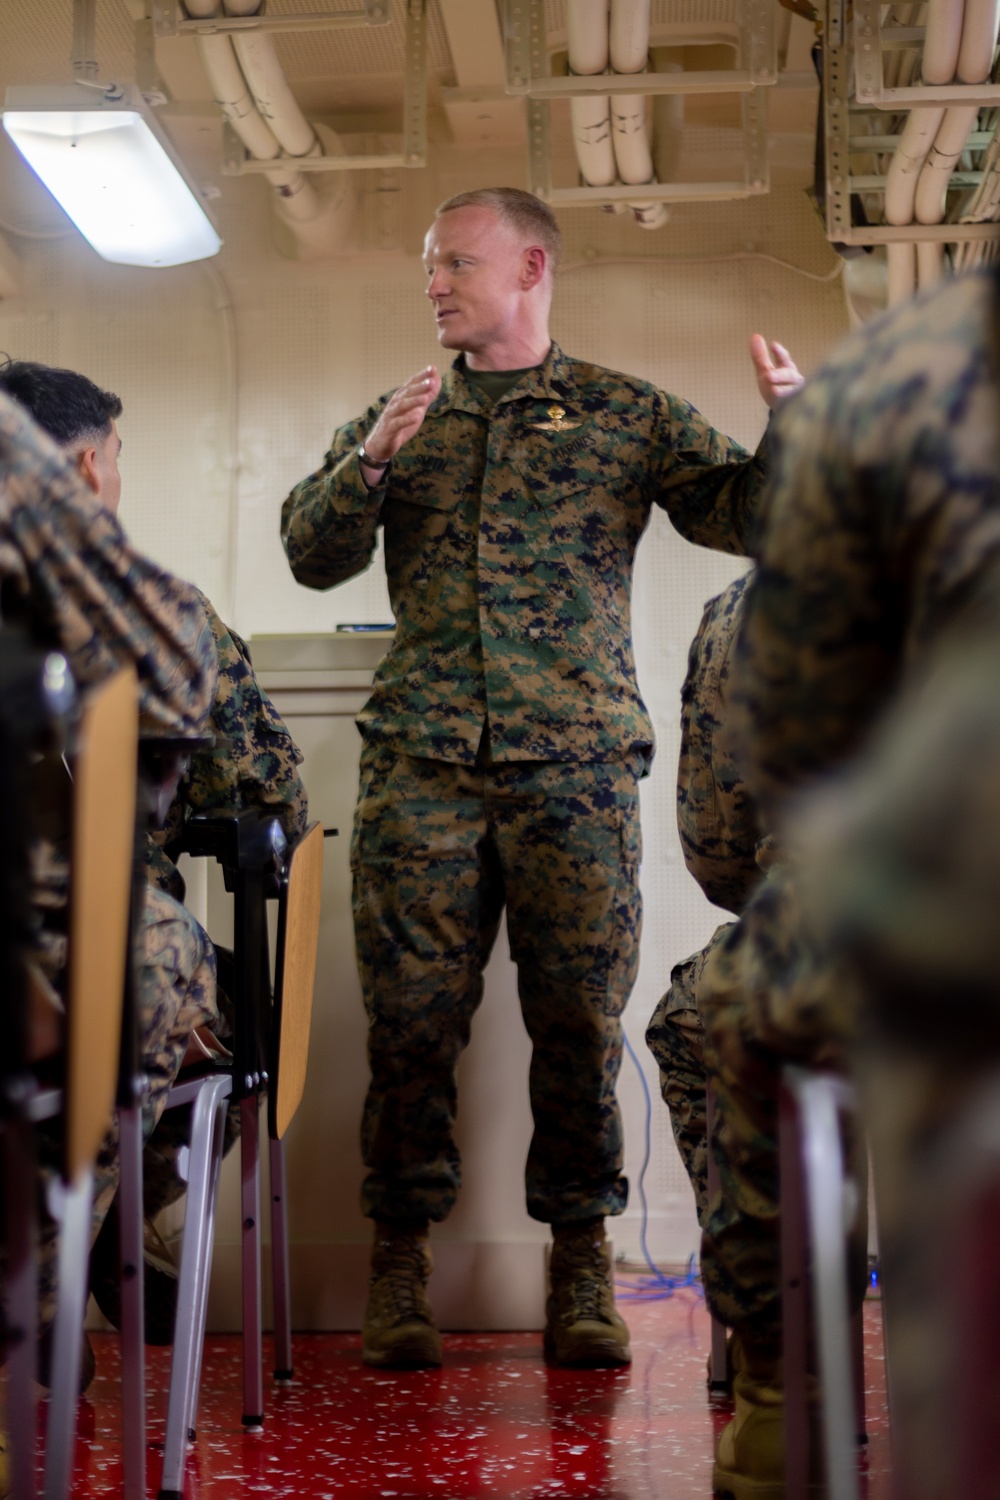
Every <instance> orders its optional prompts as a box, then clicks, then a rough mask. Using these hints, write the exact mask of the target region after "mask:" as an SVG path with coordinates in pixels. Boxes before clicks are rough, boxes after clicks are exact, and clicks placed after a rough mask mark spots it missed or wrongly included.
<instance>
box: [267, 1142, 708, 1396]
mask: <svg viewBox="0 0 1000 1500" xmlns="http://www.w3.org/2000/svg"><path fill="white" fill-rule="evenodd" d="M270 1166H271V1284H272V1290H273V1302H274V1378H275V1380H277V1381H289V1380H291V1379H292V1378H293V1376H294V1371H293V1369H292V1294H291V1285H290V1281H289V1275H288V1199H287V1196H286V1192H285V1146H284V1142H283V1141H274V1140H272V1141H271V1142H270ZM724 1342H725V1334H723V1343H724Z"/></svg>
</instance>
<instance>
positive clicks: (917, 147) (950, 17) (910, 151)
mask: <svg viewBox="0 0 1000 1500" xmlns="http://www.w3.org/2000/svg"><path fill="white" fill-rule="evenodd" d="M964 14H965V3H964V0H929V3H928V8H927V23H926V27H925V31H924V52H923V59H922V62H921V77H922V78H923V81H924V83H926V84H946V83H950V82H951V81H952V79H953V78H954V76H955V69H956V68H957V66H958V58H959V53H960V51H961V46H962V31H963V24H962V23H963V17H964ZM947 113H948V111H947V110H945V109H943V108H941V109H937V108H933V109H914V110H911V111H910V114H909V117H908V118H907V121H906V124H905V125H904V126H903V130H902V133H901V136H900V140H899V144H898V145H897V147H896V150H895V152H894V153H893V157H892V160H891V162H890V163H889V170H888V172H887V173H886V180H885V219H886V223H887V224H898V225H905V224H912V223H913V221H914V216H915V213H916V202H917V191H918V186H919V184H920V181H921V175H922V173H923V171H924V167H925V165H926V163H927V160H928V157H929V156H930V155H931V152H932V150H933V148H934V143H935V141H936V140H937V137H938V132H939V130H940V129H941V127H942V125H943V123H944V120H945V116H946V114H947ZM966 134H967V133H966ZM964 141H965V137H963V144H964ZM928 191H929V190H928ZM886 258H887V261H888V271H889V288H888V289H889V304H890V306H891V305H893V304H894V303H896V302H901V301H905V300H906V299H907V298H908V297H911V296H912V295H913V293H914V291H915V289H916V287H917V285H918V275H919V268H920V266H921V264H922V266H923V268H924V270H925V271H927V272H928V273H929V272H930V270H931V257H930V256H929V255H928V254H925V255H924V256H923V257H922V258H921V257H918V251H917V249H916V248H915V246H914V245H913V244H912V243H910V244H905V245H904V244H898V245H890V246H889V247H888V250H887V257H886Z"/></svg>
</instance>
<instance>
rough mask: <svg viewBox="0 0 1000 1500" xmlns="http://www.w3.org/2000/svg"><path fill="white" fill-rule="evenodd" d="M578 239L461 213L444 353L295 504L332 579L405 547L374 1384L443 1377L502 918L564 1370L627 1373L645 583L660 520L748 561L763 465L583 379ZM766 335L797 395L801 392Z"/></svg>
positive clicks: (378, 1074)
mask: <svg viewBox="0 0 1000 1500" xmlns="http://www.w3.org/2000/svg"><path fill="white" fill-rule="evenodd" d="M559 249H560V235H559V228H558V224H557V223H556V220H555V217H554V215H553V214H552V213H551V211H550V210H549V209H548V208H547V207H546V206H545V205H544V204H542V203H541V202H540V201H539V200H538V199H536V198H534V197H533V196H532V195H531V194H530V193H525V192H522V191H520V190H519V189H513V188H491V189H482V190H480V191H476V192H471V193H463V194H460V195H459V196H458V197H455V198H451V199H449V200H448V201H447V202H446V203H444V204H442V206H441V207H440V208H439V209H438V211H437V215H436V217H435V219H434V222H433V223H432V225H431V227H430V229H429V230H428V233H427V236H426V239H425V242H424V264H425V268H426V272H427V282H428V284H427V296H428V297H429V299H430V302H431V305H432V307H433V309H434V317H435V321H436V324H437V329H438V338H439V341H440V343H441V345H442V347H443V348H446V349H452V350H455V351H458V358H457V359H456V360H455V362H454V364H453V365H452V367H451V369H450V370H448V371H446V372H445V374H444V376H443V377H442V376H440V375H439V374H438V372H437V370H436V368H434V367H433V366H431V367H428V368H427V369H424V370H421V371H419V372H418V373H417V374H416V375H414V376H413V377H412V378H411V379H410V380H408V381H406V382H405V383H404V384H403V385H402V386H400V387H399V389H398V390H396V391H394V392H392V393H391V394H389V395H386V396H383V397H382V398H381V399H380V400H378V401H377V402H376V403H375V404H374V405H373V406H371V407H370V408H369V409H368V411H366V412H365V413H364V414H363V415H362V416H361V417H360V418H358V419H357V420H356V421H353V422H349V423H348V424H347V425H346V426H344V427H342V428H341V429H340V430H339V431H338V432H337V433H336V434H335V435H334V439H333V443H332V446H331V448H330V451H329V452H328V454H327V456H326V460H325V462H324V464H323V466H322V468H321V469H320V470H319V471H318V472H317V473H315V474H312V475H310V476H309V478H307V479H305V480H303V482H302V483H301V484H299V485H297V486H296V488H295V489H294V490H293V491H292V493H291V494H290V495H289V497H288V499H287V500H286V501H285V505H284V509H283V512H282V536H283V539H284V543H285V548H286V551H287V554H288V559H289V563H290V565H291V568H292V572H293V573H294V575H295V577H296V578H297V579H298V580H299V582H300V583H304V584H306V585H308V586H309V587H311V588H330V587H331V586H333V585H334V584H337V583H340V582H342V581H343V580H345V579H347V578H351V577H353V576H354V575H356V574H357V573H360V572H361V571H362V570H363V569H365V568H366V567H367V566H368V565H369V563H370V562H371V560H372V557H373V555H374V551H375V546H376V537H377V532H378V528H379V527H380V526H381V527H382V529H383V535H384V543H385V561H386V571H387V575H388V584H389V593H390V598H391V602H392V607H393V611H394V614H395V618H396V635H395V640H394V642H393V645H392V647H391V649H390V650H389V652H388V654H387V656H386V657H385V658H384V660H383V661H382V663H381V665H380V666H379V668H378V671H377V673H376V677H375V684H374V689H373V692H372V695H371V697H370V698H369V700H368V702H367V703H366V705H365V707H364V708H363V710H362V712H361V715H360V718H359V725H360V728H361V733H362V737H363V742H364V743H363V748H362V754H361V785H360V793H359V799H358V806H357V813H356V817H355V825H354V836H353V842H352V851H351V862H352V868H353V872H354V914H355V936H356V943H357V951H358V959H359V965H360V969H361V978H362V986H363V990H364V995H365V1004H366V1007H367V1011H368V1017H369V1061H370V1065H371V1083H370V1087H369V1091H368V1097H367V1100H366V1103H365V1108H364V1116H363V1121H362V1147H363V1154H364V1160H365V1164H366V1166H367V1168H368V1175H367V1177H366V1178H365V1182H364V1186H363V1189H362V1207H363V1210H364V1212H365V1214H366V1215H368V1216H369V1217H370V1218H372V1219H374V1221H375V1244H374V1251H373V1256H372V1276H371V1284H370V1295H369V1302H368V1308H367V1312H366V1315H365V1322H364V1330H363V1336H362V1343H363V1355H364V1358H365V1360H366V1361H367V1362H368V1363H370V1364H375V1365H391V1366H404V1365H434V1364H439V1363H440V1361H441V1340H440V1335H439V1334H438V1331H437V1329H436V1327H435V1326H434V1321H433V1316H432V1313H431V1309H430V1306H429V1304H428V1302H427V1298H426V1294H425V1283H426V1280H427V1277H428V1275H429V1271H430V1265H431V1261H430V1251H429V1246H428V1226H429V1223H430V1222H432V1221H440V1220H442V1219H444V1218H445V1217H446V1215H447V1214H448V1212H449V1210H450V1209H451V1207H452V1204H453V1203H454V1201H455V1196H456V1194H457V1191H458V1187H459V1180H460V1178H459V1160H458V1152H457V1150H456V1147H455V1143H454V1139H453V1124H454V1118H455V1108H456V1093H455V1066H456V1063H457V1061H458V1057H459V1054H460V1053H461V1051H462V1048H463V1047H464V1046H465V1045H466V1042H467V1041H468V1037H469V1028H470V1024H471V1020H472V1016H473V1013H474V1012H475V1010H476V1007H477V1005H478V1004H479V1001H480V998H481V996H482V991H483V979H482V975H483V969H484V967H485V964H486V961H487V959H488V957H489V953H490V950H491V948H492V946H493V942H494V940H495V938H496V935H497V931H498V928H499V924H500V918H501V913H502V912H503V910H504V908H505V907H506V913H507V929H508V934H509V938H510V946H511V954H512V957H513V959H514V961H515V963H516V965H517V970H518V991H519V996H520V1002H521V1009H522V1014H523V1016H524V1021H525V1025H526V1027H527V1030H528V1033H529V1035H530V1037H531V1041H532V1047H533V1055H532V1062H531V1071H530V1097H531V1107H532V1114H533V1121H534V1135H533V1138H532V1142H531V1146H530V1149H529V1153H528V1160H527V1164H526V1173H525V1175H526V1191H527V1206H528V1212H529V1214H530V1215H531V1216H532V1217H533V1218H535V1219H538V1220H540V1221H541V1222H543V1223H548V1224H551V1225H552V1230H553V1236H554V1245H553V1249H552V1255H551V1260H550V1283H551V1290H550V1295H549V1299H548V1306H547V1322H546V1328H545V1339H544V1343H545V1352H546V1356H547V1357H548V1358H549V1359H550V1360H551V1361H553V1362H556V1363H559V1364H568V1365H585V1366H586V1365H613V1364H621V1363H625V1362H627V1361H628V1359H629V1358H630V1352H629V1338H628V1330H627V1328H626V1326H625V1324H624V1322H623V1320H622V1319H621V1317H620V1316H619V1314H618V1313H617V1311H616V1310H615V1306H614V1296H613V1292H612V1287H611V1268H610V1258H609V1252H608V1248H607V1244H606V1240H605V1233H604V1219H605V1217H606V1216H607V1215H613V1214H619V1213H621V1212H622V1210H623V1208H624V1207H625V1202H626V1195H627V1183H626V1180H625V1178H624V1176H623V1175H622V1129H621V1118H620V1115H619V1111H618V1106H617V1102H616V1099H615V1082H616V1079H617V1075H618V1069H619V1064H620V1059H621V1046H622V1032H621V1019H620V1018H621V1013H622V1010H623V1008H624V1006H625V1003H626V1001H627V999H628V995H629V992H630V990H631V988H632V983H633V981H634V978H635V973H636V967H637V963H638V944H639V928H640V915H641V913H640V896H639V860H640V853H641V835H640V828H639V810H638V799H637V786H636V784H637V781H638V779H639V777H641V776H643V775H645V774H646V772H647V771H648V769H649V765H650V761H651V758H652V754H653V729H652V725H651V723H650V719H649V715H648V713H647V712H646V708H645V705H644V704H643V701H642V698H641V696H640V694H639V689H638V685H637V683H636V675H635V665H634V660H633V652H632V637H631V625H630V587H631V575H632V562H633V558H634V555H635V549H636V547H637V545H638V542H639V539H640V537H641V535H642V533H643V531H644V529H645V527H646V524H647V522H648V520H649V515H650V510H651V508H652V506H653V505H659V506H662V507H663V508H664V509H665V510H666V511H667V513H668V514H669V515H670V518H671V520H672V521H673V523H674V525H675V526H676V527H677V529H678V530H679V531H680V532H681V534H682V535H683V536H685V537H687V538H688V540H690V541H692V542H695V543H698V544H699V545H702V546H706V547H715V548H719V549H722V550H724V551H730V552H735V553H738V554H742V553H744V552H746V550H747V548H748V546H749V543H750V537H751V531H752V528H753V524H754V517H755V512H756V509H757V500H758V495H759V493H760V489H761V484H762V480H763V477H764V472H765V468H766V440H765V443H763V444H762V445H761V447H760V448H759V449H758V451H757V453H756V454H753V455H751V454H748V453H746V452H745V451H744V450H743V449H742V448H740V447H739V446H738V445H737V444H736V443H734V442H732V441H730V440H729V439H728V438H725V437H723V436H721V435H720V434H719V433H718V432H715V431H714V430H713V429H712V428H711V427H710V426H709V425H708V423H707V422H705V421H704V419H703V418H702V417H701V416H700V415H699V414H698V412H696V411H695V410H694V409H693V408H692V407H691V406H689V405H688V404H687V402H685V401H681V400H679V399H678V398H677V397H675V396H671V395H667V394H666V393H664V392H662V391H659V390H657V389H656V388H655V387H653V386H651V385H648V384H647V383H646V382H644V381H641V380H636V379H633V378H632V377H630V376H627V375H621V374H617V373H615V372H613V371H610V370H604V369H600V368H598V367H597V366H595V365H591V364H587V363H584V362H581V361H579V360H574V359H570V358H568V357H567V356H566V355H565V354H564V353H563V352H562V350H561V349H560V348H559V347H558V345H556V344H555V343H553V342H552V339H551V337H550V335H549V330H548V319H549V308H550V304H551V300H552V291H553V281H554V275H555V270H556V266H557V263H558V259H559ZM772 350H773V357H772V353H771V351H769V349H768V346H767V345H766V344H765V342H764V340H763V339H762V338H760V337H759V336H758V337H757V338H756V339H755V341H754V348H753V352H754V360H755V364H756V366H757V373H758V382H759V385H760V389H761V392H762V394H763V395H764V397H765V399H766V400H767V401H768V403H769V404H771V405H774V404H776V403H777V401H778V400H779V399H780V396H781V395H782V394H783V393H785V392H787V391H788V390H791V389H793V388H795V387H796V386H797V385H798V384H799V383H800V381H801V376H800V375H799V373H798V371H797V369H796V368H795V366H794V364H793V363H792V361H791V359H790V357H789V356H788V355H787V353H786V352H785V351H784V350H782V349H781V348H780V346H772Z"/></svg>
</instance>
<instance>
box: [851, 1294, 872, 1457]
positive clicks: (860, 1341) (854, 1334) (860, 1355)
mask: <svg viewBox="0 0 1000 1500" xmlns="http://www.w3.org/2000/svg"><path fill="white" fill-rule="evenodd" d="M851 1380H852V1382H853V1385H854V1435H855V1437H856V1439H857V1442H858V1446H859V1447H861V1446H862V1445H863V1444H865V1443H867V1441H868V1412H867V1409H866V1404H865V1309H864V1303H862V1305H861V1306H860V1307H859V1308H858V1310H857V1311H856V1312H853V1313H852V1314H851Z"/></svg>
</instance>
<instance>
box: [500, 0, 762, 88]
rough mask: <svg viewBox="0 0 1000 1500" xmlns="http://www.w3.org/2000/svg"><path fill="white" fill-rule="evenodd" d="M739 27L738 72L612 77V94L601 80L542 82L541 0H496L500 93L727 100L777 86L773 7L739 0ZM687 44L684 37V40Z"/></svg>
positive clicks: (546, 78) (544, 67)
mask: <svg viewBox="0 0 1000 1500" xmlns="http://www.w3.org/2000/svg"><path fill="white" fill-rule="evenodd" d="M743 10H744V14H743V16H742V18H741V24H740V66H739V67H737V68H731V69H729V68H725V69H724V68H718V69H711V70H703V71H695V70H692V71H690V72H683V73H678V72H670V73H656V72H652V73H636V74H616V75H615V78H614V89H613V90H611V89H610V88H609V86H608V79H607V77H606V76H605V75H604V74H598V75H597V76H595V77H574V76H572V75H571V76H569V77H565V78H551V77H549V76H548V49H547V45H546V27H545V5H544V0H502V12H503V17H502V18H503V29H504V60H505V63H506V75H507V76H506V85H505V88H506V92H507V93H508V94H510V95H513V96H514V97H515V98H518V97H519V98H529V99H559V98H570V99H572V98H579V97H580V96H581V95H584V94H607V93H610V92H614V93H615V94H732V93H745V92H747V91H748V90H750V89H754V88H758V87H761V86H767V85H768V84H772V83H775V82H776V80H777V76H778V75H777V57H778V54H777V42H776V38H775V25H774V7H773V6H772V5H771V4H770V3H768V0H744V5H743ZM686 40H687V41H690V40H691V39H690V37H687V38H686Z"/></svg>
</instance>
